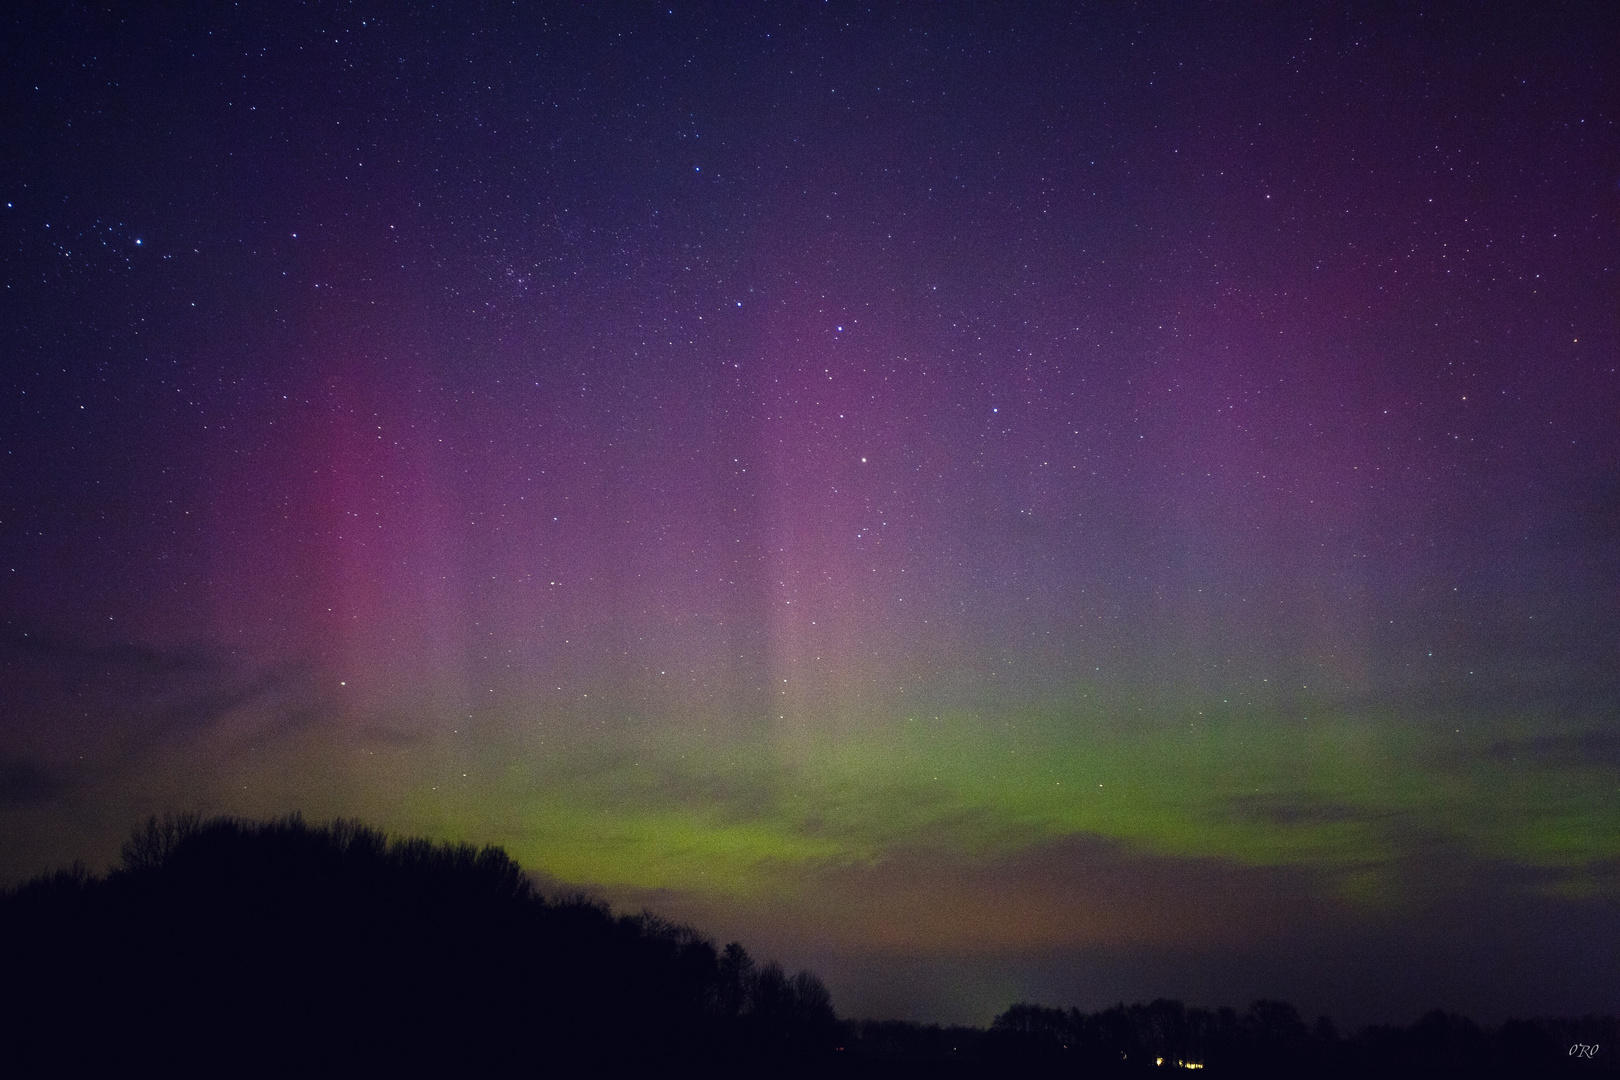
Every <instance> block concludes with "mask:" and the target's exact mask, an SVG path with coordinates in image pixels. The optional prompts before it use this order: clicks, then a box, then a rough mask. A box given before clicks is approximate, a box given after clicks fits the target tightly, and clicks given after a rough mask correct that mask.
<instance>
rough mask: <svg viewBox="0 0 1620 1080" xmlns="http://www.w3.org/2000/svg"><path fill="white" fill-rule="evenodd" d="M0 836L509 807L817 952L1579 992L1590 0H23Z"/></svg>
mask: <svg viewBox="0 0 1620 1080" xmlns="http://www.w3.org/2000/svg"><path fill="white" fill-rule="evenodd" d="M6 19H7V22H6V24H5V25H6V29H5V39H4V40H5V51H6V62H5V64H4V71H5V73H6V74H5V81H4V112H3V117H4V125H5V144H6V145H7V146H8V148H9V149H8V152H7V153H6V154H4V155H3V156H0V185H3V191H0V195H3V199H0V201H3V202H4V206H3V207H0V240H3V243H0V270H3V279H4V284H5V289H4V299H3V301H0V304H3V312H0V349H3V353H0V356H3V367H0V410H3V412H0V444H3V450H4V454H3V456H0V558H3V563H0V574H4V576H5V581H6V585H5V588H4V589H3V590H0V619H3V624H0V632H3V638H0V644H3V651H0V665H3V666H0V672H3V675H0V703H3V707H4V709H3V712H0V868H3V870H4V874H5V878H6V880H7V881H16V880H19V879H21V878H24V877H27V876H29V875H31V874H34V873H36V872H38V871H39V870H41V869H44V868H45V867H47V866H51V865H56V864H61V863H65V862H68V861H70V860H72V859H75V858H79V859H84V860H86V861H87V862H89V863H91V864H92V865H99V864H102V863H105V862H106V861H107V860H108V859H110V858H111V857H112V855H113V853H114V852H115V851H116V849H117V843H118V841H119V839H121V837H122V836H123V834H124V833H125V831H126V830H127V829H128V828H129V826H130V825H131V824H132V823H133V822H135V821H136V820H138V819H140V818H143V817H144V816H145V815H146V814H149V813H153V812H161V811H162V810H164V809H165V808H180V809H199V810H202V811H204V812H210V813H215V812H223V813H238V814H249V815H269V814H279V813H284V812H287V811H290V810H294V809H297V810H302V811H303V812H304V813H305V814H306V815H308V816H310V817H313V818H323V817H329V816H334V815H344V816H354V817H359V818H361V819H363V820H365V821H367V822H369V823H372V824H375V825H377V826H379V827H382V828H386V829H389V830H393V831H398V832H415V833H421V834H424V835H430V836H433V837H436V838H440V839H449V840H470V841H474V842H478V843H483V842H493V843H499V844H501V845H503V846H505V847H506V848H507V850H508V851H509V852H511V854H512V855H513V856H514V857H516V858H517V859H518V860H519V861H520V862H521V863H522V864H523V865H524V866H525V867H527V868H529V869H531V870H533V871H535V872H536V873H537V874H539V875H541V876H542V877H543V878H544V879H545V880H547V881H548V882H550V883H552V884H553V885H557V886H566V887H583V888H589V889H593V890H595V891H597V892H599V893H600V894H602V895H604V896H608V897H610V898H612V899H613V900H614V901H615V902H616V903H620V904H627V905H632V906H634V905H641V904H646V905H649V906H651V907H653V908H654V909H655V910H658V911H661V912H664V913H666V914H669V915H671V916H674V917H678V918H689V919H691V920H693V921H694V922H695V923H697V924H698V925H699V926H702V927H704V928H705V929H708V930H711V931H712V932H714V933H718V934H724V935H729V936H743V937H744V939H745V940H746V941H748V942H749V944H750V948H753V949H755V950H756V951H758V952H761V953H763V954H774V955H780V956H782V957H783V958H784V959H785V960H787V961H788V962H790V963H791V964H808V965H811V966H814V967H815V968H816V969H817V970H818V971H820V972H821V973H822V974H823V976H824V977H825V978H826V979H827V982H828V984H829V986H830V987H831V988H832V990H833V993H834V995H835V1000H836V1002H837V1005H838V1007H839V1009H840V1011H842V1012H845V1013H854V1014H856V1015H873V1016H883V1015H896V1016H912V1017H917V1018H923V1019H938V1020H971V1021H975V1022H982V1021H984V1020H986V1019H988V1017H989V1016H990V1015H992V1014H993V1013H994V1012H996V1011H998V1010H1000V1009H1002V1008H1005V1007H1006V1006H1007V1005H1008V1004H1010V1003H1011V1002H1012V1001H1013V1000H1017V999H1019V998H1031V999H1039V1000H1044V1001H1048V1002H1050V1003H1053V1004H1077V1005H1080V1006H1082V1007H1098V1006H1100V1005H1103V1004H1107V1003H1109V1002H1111V1001H1112V1000H1114V999H1115V998H1117V997H1127V998H1129V997H1132V996H1140V997H1153V996H1161V995H1162V996H1173V997H1183V998H1186V999H1187V1000H1189V1001H1192V1002H1197V1003H1206V1004H1223V1003H1233V1004H1242V1003H1244V1002H1246V1001H1247V1000H1249V999H1250V998H1252V997H1257V996H1271V997H1288V998H1291V999H1292V1000H1294V1001H1296V1002H1297V1003H1298V1004H1299V1005H1300V1007H1301V1008H1302V1009H1304V1010H1306V1011H1330V1012H1332V1013H1333V1014H1334V1015H1335V1017H1339V1018H1344V1019H1346V1020H1351V1021H1356V1020H1362V1019H1391V1020H1402V1021H1404V1020H1407V1019H1410V1016H1411V1015H1414V1014H1415V1011H1416V1010H1421V1009H1423V1008H1428V1007H1432V1006H1445V1007H1450V1008H1457V1009H1462V1010H1470V1011H1472V1012H1474V1014H1475V1015H1476V1016H1478V1017H1479V1018H1481V1019H1482V1020H1489V1019H1492V1018H1494V1017H1496V1016H1499V1015H1505V1014H1506V1013H1509V1012H1518V1013H1520V1014H1531V1013H1537V1012H1540V1013H1549V1012H1557V1011H1567V1012H1579V1011H1587V1010H1609V1011H1612V1010H1613V1009H1614V1007H1615V1005H1614V1003H1615V1000H1616V999H1615V995H1616V993H1620V974H1617V972H1620V968H1617V967H1616V965H1614V964H1613V963H1612V957H1613V956H1614V955H1616V952H1615V950H1616V948H1617V947H1620V935H1617V933H1616V929H1615V928H1616V927H1617V926H1620V919H1617V918H1616V915H1617V914H1620V903H1617V902H1620V726H1617V725H1620V711H1617V707H1620V372H1617V367H1620V357H1617V353H1620V337H1617V317H1620V305H1617V304H1616V302H1615V301H1616V294H1617V290H1616V273H1615V259H1616V254H1617V252H1620V236H1617V233H1616V211H1617V209H1620V166H1617V165H1616V162H1617V161H1620V132H1617V131H1616V117H1615V105H1616V101H1617V100H1620V97H1617V94H1616V87H1615V74H1614V73H1615V72H1616V71H1620V55H1617V47H1616V42H1617V40H1620V38H1617V35H1616V33H1615V31H1616V26H1615V17H1614V13H1613V11H1612V10H1610V9H1606V8H1604V7H1602V6H1599V5H1589V6H1577V5H1570V6H1561V5H1553V6H1548V7H1540V8H1535V9H1531V10H1519V9H1514V8H1507V7H1481V6H1477V5H1475V6H1445V7H1440V8H1435V9H1429V8H1424V9H1422V10H1418V9H1410V10H1407V9H1397V10H1393V11H1382V12H1377V13H1371V12H1360V11H1357V10H1356V9H1355V8H1354V7H1352V8H1350V9H1348V10H1346V9H1341V8H1337V7H1330V6H1327V5H1301V6H1271V7H1253V8H1233V7H1214V6H1209V7H1187V6H1178V5H1154V4H1148V5H1128V6H1127V5H1081V6H1079V7H1077V8H1058V7H1055V6H1054V7H1047V6H1041V5H1036V6H1030V7H1022V8H1017V9H1000V8H991V7H988V6H973V5H941V6H935V7H915V6H912V5H904V6H893V7H880V8H878V9H877V10H875V11H874V10H869V9H867V8H864V7H856V6H851V5H843V4H837V3H828V4H804V5H777V4H771V5H758V6H751V7H740V8H711V7H691V8H689V7H685V6H680V5H677V6H674V7H670V6H669V5H664V6H656V7H628V6H610V7H584V8H572V7H548V6H543V5H541V6H532V7H523V6H520V7H517V8H500V9H495V8H493V7H477V6H472V5H465V6H463V5H450V6H448V7H447V8H444V9H436V10H432V11H428V10H414V11H401V10H396V9H395V8H394V7H392V6H387V5H375V6H373V5H367V4H356V5H327V4H313V5H305V6H299V7H294V8H283V7H280V6H270V5H264V6H260V5H252V4H249V5H246V6H244V7H237V8H231V9H228V10H227V9H223V8H221V9H219V10H213V9H211V8H210V7H208V6H203V7H198V8H195V9H192V8H184V9H182V8H174V7H171V8H164V9H161V10H152V11H147V12H145V13H143V14H136V13H133V12H130V11H114V12H111V13H108V12H105V11H102V10H101V9H92V8H83V7H79V8H73V9H70V10H69V11H67V12H65V13H50V12H45V11H43V10H41V11H32V12H16V13H11V14H9V15H7V16H6Z"/></svg>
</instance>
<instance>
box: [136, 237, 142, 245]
mask: <svg viewBox="0 0 1620 1080" xmlns="http://www.w3.org/2000/svg"><path fill="white" fill-rule="evenodd" d="M135 246H136V247H140V246H141V238H140V237H138V236H137V237H136V238H135Z"/></svg>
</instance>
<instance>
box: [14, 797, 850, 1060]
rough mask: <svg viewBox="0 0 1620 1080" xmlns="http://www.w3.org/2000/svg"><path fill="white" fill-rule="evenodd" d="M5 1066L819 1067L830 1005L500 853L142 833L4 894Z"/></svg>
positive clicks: (699, 940)
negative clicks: (561, 892) (108, 864)
mask: <svg viewBox="0 0 1620 1080" xmlns="http://www.w3.org/2000/svg"><path fill="white" fill-rule="evenodd" d="M0 979H3V980H4V1001H3V1002H0V1005H3V1010H4V1011H3V1014H0V1015H3V1017H4V1020H3V1024H4V1028H5V1029H6V1030H5V1040H4V1051H3V1052H4V1055H5V1058H4V1060H5V1061H9V1062H10V1063H12V1064H13V1065H17V1064H21V1065H24V1066H27V1067H30V1068H31V1069H44V1070H49V1071H52V1072H76V1073H77V1072H85V1071H87V1070H89V1069H91V1068H96V1069H100V1070H104V1069H107V1068H109V1067H114V1068H127V1067H128V1066H132V1065H135V1066H139V1065H144V1066H147V1067H153V1066H157V1067H166V1068H169V1069H177V1070H181V1071H186V1072H208V1073H211V1074H215V1075H241V1074H244V1073H275V1074H278V1075H293V1074H295V1073H308V1072H317V1073H328V1072H338V1071H343V1072H355V1071H358V1072H361V1073H363V1074H375V1073H378V1072H381V1071H383V1070H389V1071H396V1072H399V1071H403V1072H409V1073H424V1072H430V1071H431V1072H442V1073H446V1074H450V1075H478V1074H487V1073H493V1071H494V1070H496V1069H500V1070H502V1071H503V1072H506V1071H517V1072H521V1073H523V1074H528V1075H533V1074H537V1073H549V1072H552V1071H553V1070H555V1069H559V1068H560V1069H567V1070H570V1071H572V1070H575V1069H581V1068H598V1067H602V1066H610V1065H619V1066H631V1065H643V1066H649V1067H650V1066H657V1067H659V1068H660V1069H667V1068H670V1067H673V1066H674V1065H676V1064H685V1065H692V1066H700V1065H701V1066H706V1067H708V1068H710V1069H714V1070H718V1071H722V1072H730V1071H733V1069H736V1070H741V1069H743V1068H748V1069H753V1068H765V1069H768V1070H771V1071H778V1072H779V1071H782V1070H783V1069H785V1068H789V1069H804V1068H814V1067H815V1066H816V1065H817V1064H818V1063H820V1062H821V1061H823V1060H824V1058H825V1056H826V1055H827V1054H829V1053H830V1052H831V1047H832V1045H833V1042H834V1039H835V1036H836V1033H837V1027H836V1020H835V1017H834V1015H833V1011H832V1005H831V999H830V998H829V996H828V994H827V992H826V990H825V988H824V987H823V986H822V985H821V983H820V982H819V981H818V980H817V979H816V978H815V977H814V976H813V975H810V974H808V973H805V972H801V973H799V974H798V975H796V976H791V977H790V976H787V975H785V974H784V973H783V972H782V970H781V969H780V968H778V967H776V966H775V965H774V964H773V965H767V966H765V967H763V968H761V967H758V966H757V965H755V963H754V962H753V960H752V959H751V958H750V957H749V956H748V953H747V952H746V951H745V950H744V949H743V948H742V946H740V945H737V944H732V945H728V946H726V948H725V949H724V950H719V949H716V947H715V945H714V944H713V943H712V942H711V941H709V940H708V939H706V938H704V937H702V936H700V935H699V934H697V933H695V932H693V931H691V930H689V929H687V928H684V927H678V926H673V925H670V924H668V923H664V922H661V921H659V920H658V919H656V918H654V917H651V916H640V917H628V916H620V917H614V916H613V915H612V914H611V912H610V911H609V910H608V909H607V908H606V907H605V906H603V905H601V904H599V903H595V902H592V901H589V900H586V899H583V898H576V899H563V900H555V899H548V898H545V897H543V896H541V895H539V894H538V893H537V892H536V891H535V890H534V889H533V887H532V885H531V883H530V881H529V879H528V878H527V877H526V876H525V875H524V874H523V872H522V871H521V869H520V868H519V867H518V865H517V864H516V863H515V862H513V861H512V860H511V859H510V858H509V857H508V856H507V855H506V854H505V853H504V852H503V851H501V850H499V849H497V848H483V849H475V848H472V847H470V846H466V845H459V846H449V845H443V844H433V843H429V842H426V841H420V840H406V841H390V840H388V839H387V838H386V837H385V836H383V835H382V834H381V833H379V832H376V831H374V830H372V829H368V828H365V827H363V826H360V825H357V824H353V823H350V822H341V821H340V822H334V823H332V824H329V825H324V826H311V825H308V824H306V823H304V822H303V821H302V820H301V819H299V818H297V817H291V818H287V819H283V820H280V821H274V822H269V823H258V822H248V821H239V820H235V819H229V818H218V819H213V820H208V821H203V820H199V819H198V818H196V817H185V816H182V817H170V818H168V819H167V820H165V821H163V822H158V821H156V820H153V821H151V822H149V823H148V824H147V826H146V827H145V828H143V829H141V830H138V831H137V832H136V833H135V835H134V836H133V837H132V838H131V840H130V842H129V843H128V844H127V845H126V846H125V849H124V852H123V865H122V866H121V867H119V868H118V869H115V870H113V871H112V872H110V873H109V874H108V875H107V876H106V877H102V878H98V877H93V876H91V875H90V874H88V873H86V872H85V871H83V870H82V869H75V870H71V871H65V872H59V873H56V874H53V875H50V876H46V877H42V878H38V879H36V880H34V881H32V882H29V883H28V884H26V885H24V886H22V887H21V888H19V889H18V890H16V891H15V892H13V893H11V894H9V895H7V896H6V897H5V898H4V899H3V901H0Z"/></svg>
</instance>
